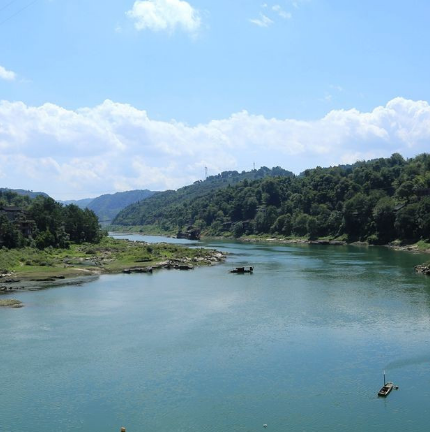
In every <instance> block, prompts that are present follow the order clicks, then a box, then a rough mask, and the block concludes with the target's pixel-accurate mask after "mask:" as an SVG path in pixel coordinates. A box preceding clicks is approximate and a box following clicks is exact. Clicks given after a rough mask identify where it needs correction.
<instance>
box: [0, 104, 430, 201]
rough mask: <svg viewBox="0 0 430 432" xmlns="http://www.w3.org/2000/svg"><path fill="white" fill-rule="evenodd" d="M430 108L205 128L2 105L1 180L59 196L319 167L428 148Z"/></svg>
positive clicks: (122, 110) (244, 115)
mask: <svg viewBox="0 0 430 432" xmlns="http://www.w3.org/2000/svg"><path fill="white" fill-rule="evenodd" d="M429 142H430V105H429V103H428V102H426V101H412V100H407V99H403V98H395V99H393V100H391V101H390V102H388V103H387V104H386V105H385V106H380V107H377V108H375V109H373V110H372V111H370V112H360V111H358V110H356V109H351V110H336V111H331V112H329V113H328V114H327V115H326V116H324V117H323V118H321V119H318V120H315V121H304V120H295V119H284V120H282V119H275V118H271V119H269V118H266V117H264V116H261V115H253V114H250V113H248V112H246V111H243V112H239V113H236V114H233V115H232V116H231V117H229V118H226V119H221V120H213V121H211V122H209V123H206V124H199V125H196V126H190V125H186V124H184V123H181V122H175V121H172V122H163V121H156V120H152V119H151V118H150V117H149V116H148V114H147V113H146V111H142V110H138V109H136V108H134V107H133V106H130V105H127V104H120V103H115V102H112V101H109V100H106V101H105V102H103V103H102V104H100V105H98V106H96V107H93V108H82V109H79V110H76V111H72V110H66V109H64V108H61V107H59V106H57V105H53V104H50V103H47V104H44V105H42V106H39V107H31V106H27V105H25V104H24V103H22V102H8V101H2V102H0V184H1V186H2V187H10V188H25V189H33V190H43V191H45V192H47V193H49V194H51V195H52V196H54V197H55V198H58V199H71V198H84V197H91V196H96V195H100V194H102V193H108V192H116V191H122V190H129V189H144V188H148V189H152V190H164V189H168V188H178V187H180V186H183V185H186V184H189V183H191V182H193V181H195V180H197V179H201V178H203V176H204V167H205V166H206V167H208V168H209V174H216V173H218V172H221V171H224V170H239V171H242V170H250V169H252V167H253V163H254V162H255V163H256V166H257V167H259V166H261V165H266V166H269V167H272V166H278V165H280V166H282V167H283V168H285V169H289V170H291V171H293V172H296V173H299V172H301V171H303V170H304V169H306V168H313V167H315V166H317V165H320V166H329V165H337V164H340V163H352V162H355V161H357V160H363V159H369V158H375V157H388V156H390V155H391V154H392V153H394V152H399V153H401V154H402V155H404V156H409V157H411V156H414V155H416V154H418V153H422V152H425V151H428V149H429V148H430V147H429Z"/></svg>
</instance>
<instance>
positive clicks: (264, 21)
mask: <svg viewBox="0 0 430 432" xmlns="http://www.w3.org/2000/svg"><path fill="white" fill-rule="evenodd" d="M249 21H250V22H252V24H255V25H258V26H259V27H269V26H270V25H272V24H273V21H272V20H271V19H270V18H269V17H267V16H266V15H264V14H262V13H261V14H260V18H259V19H250V20H249Z"/></svg>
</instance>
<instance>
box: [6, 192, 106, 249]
mask: <svg viewBox="0 0 430 432" xmlns="http://www.w3.org/2000/svg"><path fill="white" fill-rule="evenodd" d="M100 238H101V231H100V229H99V222H98V219H97V216H96V215H95V214H94V212H93V211H91V210H88V209H85V210H82V209H80V208H79V207H77V206H76V205H73V204H72V205H68V206H63V205H62V204H60V203H58V202H56V201H54V200H53V199H52V198H50V197H47V196H44V195H39V196H37V197H36V198H35V199H31V198H30V197H29V196H27V195H19V194H17V193H15V192H12V191H5V192H1V191H0V245H1V246H3V247H7V248H19V247H24V246H30V247H37V248H39V249H43V248H46V247H48V246H53V247H61V248H67V247H68V245H69V244H70V243H71V242H73V243H83V242H90V243H94V242H98V241H99V240H100Z"/></svg>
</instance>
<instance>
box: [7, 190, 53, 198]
mask: <svg viewBox="0 0 430 432" xmlns="http://www.w3.org/2000/svg"><path fill="white" fill-rule="evenodd" d="M0 191H1V192H7V191H11V192H15V193H17V194H18V195H26V196H29V197H30V198H31V199H33V198H36V197H37V196H38V195H42V196H44V197H48V196H49V195H48V194H46V193H45V192H33V191H30V190H25V189H9V188H0Z"/></svg>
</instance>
